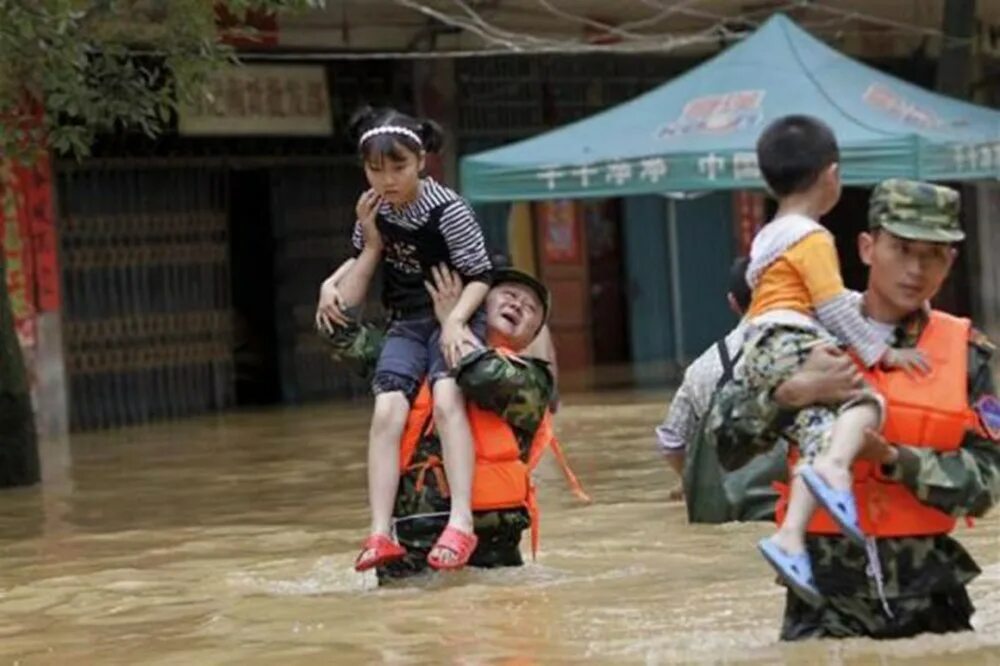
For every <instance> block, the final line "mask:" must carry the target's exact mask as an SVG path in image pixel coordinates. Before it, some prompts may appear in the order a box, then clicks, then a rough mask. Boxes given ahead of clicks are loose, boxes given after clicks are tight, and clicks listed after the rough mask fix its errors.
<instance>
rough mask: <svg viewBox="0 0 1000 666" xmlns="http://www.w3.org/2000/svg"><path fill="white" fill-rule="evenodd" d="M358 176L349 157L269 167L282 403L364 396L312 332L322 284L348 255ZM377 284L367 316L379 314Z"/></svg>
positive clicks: (363, 388)
mask: <svg viewBox="0 0 1000 666" xmlns="http://www.w3.org/2000/svg"><path fill="white" fill-rule="evenodd" d="M363 190H364V178H363V176H362V174H361V170H360V169H359V168H358V165H357V161H356V159H354V158H353V157H345V158H342V159H338V160H335V161H323V162H319V163H317V164H316V165H314V166H286V167H281V168H274V169H272V170H271V209H272V211H273V229H274V271H275V276H274V278H275V284H276V290H275V291H276V293H275V300H276V303H275V309H276V316H277V320H276V323H277V332H278V345H279V365H280V372H281V393H282V399H283V402H286V403H299V402H303V401H306V400H314V399H318V398H324V397H332V396H337V397H356V396H361V395H366V394H367V392H368V389H367V386H366V385H365V384H364V383H363V382H362V381H361V380H359V379H358V378H357V377H355V376H354V375H353V374H351V373H350V372H348V371H346V370H345V369H344V368H343V367H339V366H337V365H335V364H334V363H333V362H332V361H330V359H329V356H328V353H327V350H326V349H325V348H324V346H323V343H322V341H321V340H320V339H319V337H318V336H317V335H316V329H315V323H314V321H315V313H316V300H317V296H318V294H319V287H320V283H321V282H322V281H323V279H324V278H326V276H327V275H329V274H330V273H331V272H332V271H333V269H334V268H336V267H337V266H339V265H340V263H341V262H342V261H343V260H344V259H346V258H347V257H348V256H350V254H351V231H352V230H353V228H354V219H355V214H354V206H355V203H356V201H357V198H358V195H359V194H360V193H361V192H362V191H363ZM380 291H381V290H380V287H379V285H378V284H373V285H372V287H371V288H370V289H369V291H368V302H369V304H368V306H367V307H366V309H365V314H366V316H367V317H371V316H377V315H378V306H377V301H378V294H379V293H380Z"/></svg>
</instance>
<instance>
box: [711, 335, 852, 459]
mask: <svg viewBox="0 0 1000 666" xmlns="http://www.w3.org/2000/svg"><path fill="white" fill-rule="evenodd" d="M862 383H863V382H862V378H861V374H860V373H859V372H858V370H857V368H856V367H855V366H854V362H853V361H852V360H851V359H850V357H849V356H847V355H846V354H844V353H842V352H840V351H839V350H837V349H836V348H834V347H827V346H820V347H816V348H815V349H813V350H812V351H811V352H810V353H809V357H808V358H807V359H806V362H805V363H804V364H803V366H802V368H801V369H800V370H799V371H798V372H796V373H795V374H794V375H792V376H791V377H790V378H788V379H787V380H785V381H784V382H783V383H782V384H781V385H780V386H778V388H777V389H775V391H774V393H773V394H772V393H769V392H767V391H757V392H753V391H751V390H750V389H749V388H747V386H746V385H745V384H744V383H743V382H742V381H740V380H738V379H737V380H736V381H733V382H730V383H728V384H726V385H725V386H723V387H722V389H721V390H720V391H719V392H718V393H717V394H716V398H715V400H714V402H713V404H712V407H711V409H709V411H708V414H707V415H706V417H705V427H706V429H707V430H706V435H708V437H709V438H710V439H712V440H714V442H715V444H716V449H717V452H718V456H719V462H720V464H721V465H722V467H723V468H725V469H727V470H734V469H739V468H740V467H743V466H744V465H745V464H747V463H748V462H750V460H751V459H752V458H753V457H754V456H756V455H759V454H761V453H767V452H768V451H770V450H771V449H772V448H774V445H775V444H777V442H778V441H779V439H780V438H781V433H782V431H783V430H784V429H785V428H786V427H788V426H789V425H790V424H791V422H792V420H793V419H794V418H795V413H796V412H797V411H798V410H799V409H801V408H802V407H805V406H807V405H815V404H826V403H829V404H840V403H843V402H845V401H846V400H849V399H851V398H853V397H855V396H856V395H857V393H858V391H859V390H860V389H861V386H862Z"/></svg>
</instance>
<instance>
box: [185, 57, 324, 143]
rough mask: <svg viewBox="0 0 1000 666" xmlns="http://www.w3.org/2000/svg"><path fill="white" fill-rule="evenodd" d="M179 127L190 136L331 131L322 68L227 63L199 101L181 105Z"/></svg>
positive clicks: (320, 132) (304, 134) (318, 133)
mask: <svg viewBox="0 0 1000 666" xmlns="http://www.w3.org/2000/svg"><path fill="white" fill-rule="evenodd" d="M179 127H180V133H181V134H184V135H189V136H192V135H193V136H197V135H201V136H204V135H248V134H271V135H299V136H321V135H329V134H330V133H331V132H332V131H333V125H332V120H331V114H330V97H329V93H328V91H327V82H326V71H325V70H324V68H323V67H313V66H285V65H243V66H240V67H230V68H227V69H225V70H224V71H223V72H222V73H220V74H219V75H218V76H217V77H216V78H215V80H214V82H213V83H212V85H211V87H210V91H209V94H208V95H207V96H206V99H205V100H204V102H203V103H202V104H201V105H200V106H198V107H197V108H184V109H182V110H181V112H180V122H179Z"/></svg>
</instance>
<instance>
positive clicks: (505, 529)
mask: <svg viewBox="0 0 1000 666" xmlns="http://www.w3.org/2000/svg"><path fill="white" fill-rule="evenodd" d="M327 339H328V341H329V342H330V346H331V353H332V355H333V357H334V359H335V360H338V361H341V362H349V363H351V364H353V365H354V367H355V368H357V369H359V370H361V371H363V372H364V371H365V369H367V371H369V372H370V370H371V369H372V368H374V364H375V361H376V359H377V358H378V353H379V349H380V341H381V336H380V334H379V332H378V330H377V328H376V327H374V326H371V325H361V326H358V325H353V326H352V327H350V329H348V330H340V331H337V332H336V333H335V334H334V335H332V336H329V337H328V338H327ZM455 374H456V381H457V382H458V385H459V387H460V388H461V389H462V392H463V394H464V395H465V398H466V399H467V400H470V401H472V402H474V403H475V404H476V405H478V406H479V407H481V408H483V409H486V410H489V411H491V412H494V413H495V414H498V415H500V416H501V417H503V418H504V419H505V420H506V421H507V423H508V424H509V425H510V426H511V428H512V429H513V431H514V434H515V436H516V438H517V441H518V444H519V445H520V450H521V458H522V460H524V461H525V462H527V460H528V452H529V450H530V448H531V443H532V440H533V439H534V435H535V431H536V430H537V429H538V427H539V425H540V424H541V422H542V419H543V417H544V416H545V410H546V407H547V406H548V403H549V401H550V399H551V397H552V390H553V380H552V374H551V372H550V371H549V368H548V364H547V363H545V362H544V361H540V360H537V359H527V360H523V361H522V360H512V359H509V358H507V357H505V356H502V355H500V354H498V353H496V352H495V351H493V350H489V349H484V350H480V351H477V352H474V353H472V354H469V355H468V356H466V357H465V358H464V359H462V361H461V363H460V364H459V366H458V367H457V368H456V369H455ZM431 456H437V457H438V458H439V459H440V458H441V442H440V440H439V438H438V436H437V434H436V433H431V434H430V435H427V436H425V437H424V438H423V439H422V440H421V441H420V443H419V444H418V446H417V450H416V452H415V453H414V457H413V460H412V461H411V467H412V466H414V465H419V463H421V462H424V461H426V460H427V459H428V458H429V457H431ZM437 469H438V470H439V472H440V473H441V475H440V476H439V475H438V474H436V473H433V472H427V473H421V472H420V470H419V469H411V470H410V471H408V472H406V473H405V474H404V475H403V476H402V477H401V479H400V482H399V491H398V493H397V495H396V506H395V510H394V512H393V515H394V516H395V518H396V534H397V537H398V538H399V542H400V543H401V544H402V545H403V546H405V547H406V549H407V556H406V558H405V559H403V560H402V561H400V562H397V563H394V564H393V565H390V566H389V567H387V568H385V569H380V570H379V572H378V574H379V578H380V580H384V579H386V578H401V577H406V576H410V575H413V574H416V573H419V572H421V571H423V570H424V569H426V568H427V554H428V553H429V552H430V550H431V547H432V546H433V545H434V542H435V541H436V540H437V538H438V536H439V535H440V534H441V531H442V530H443V529H444V527H445V525H446V524H447V522H448V516H447V514H448V510H449V508H450V501H449V499H448V498H447V497H444V496H442V493H441V491H440V484H441V483H442V481H444V476H443V471H442V470H441V468H440V467H439V468H437ZM418 487H419V488H420V490H418ZM427 514H434V515H427ZM474 520H475V530H476V534H477V535H478V536H479V545H478V546H477V548H476V551H475V553H473V555H472V558H471V559H470V561H469V563H470V564H471V565H472V566H478V567H499V566H520V565H521V564H523V560H522V558H521V551H520V542H521V533H522V532H523V531H524V530H525V529H527V528H528V527H530V526H531V520H530V518H529V516H528V512H527V510H525V509H523V508H515V509H506V510H500V511H484V512H476V513H475V514H474Z"/></svg>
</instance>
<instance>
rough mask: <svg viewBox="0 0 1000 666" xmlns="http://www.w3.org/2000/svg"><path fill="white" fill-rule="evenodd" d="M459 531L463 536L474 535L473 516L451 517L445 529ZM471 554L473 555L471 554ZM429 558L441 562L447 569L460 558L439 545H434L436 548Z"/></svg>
mask: <svg viewBox="0 0 1000 666" xmlns="http://www.w3.org/2000/svg"><path fill="white" fill-rule="evenodd" d="M449 528H450V529H453V530H458V531H459V532H461V533H462V534H473V533H474V532H475V530H474V528H473V523H472V516H471V515H469V516H449V518H448V526H447V527H446V528H445V529H449ZM470 554H471V553H470ZM428 557H430V558H433V559H434V560H435V561H438V562H440V563H441V564H442V565H444V568H447V567H448V565H454V564H455V563H456V562H457V561H458V558H457V557H456V554H455V552H454V551H453V550H452V549H450V548H444V547H442V546H441V545H440V542H439V543H436V544H434V548H432V549H431V552H430V553H428Z"/></svg>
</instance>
